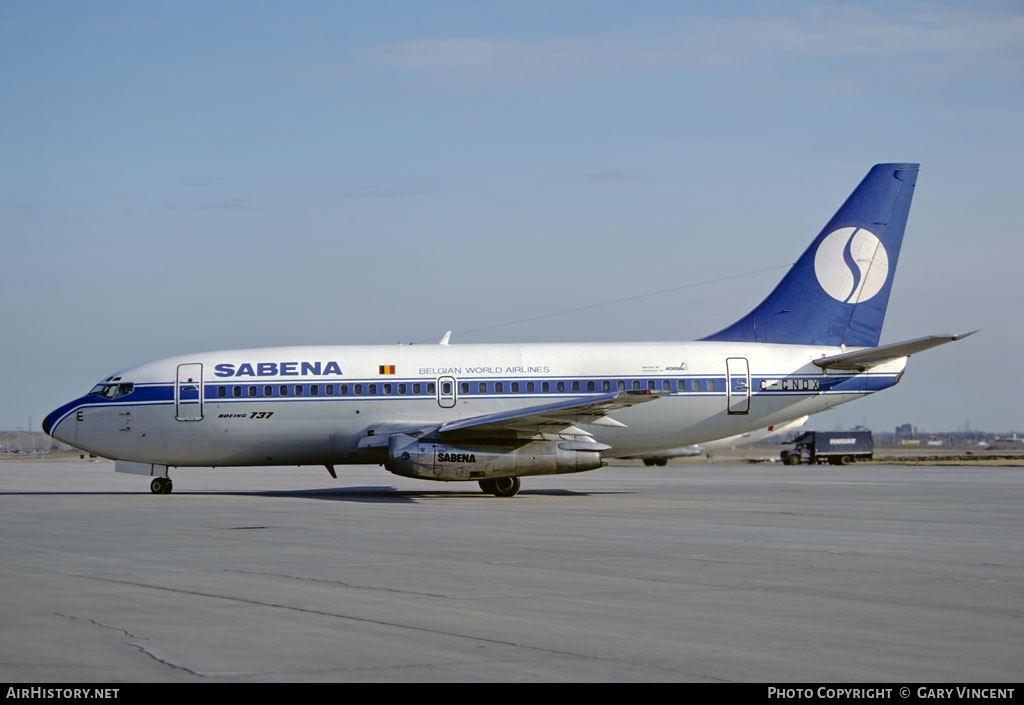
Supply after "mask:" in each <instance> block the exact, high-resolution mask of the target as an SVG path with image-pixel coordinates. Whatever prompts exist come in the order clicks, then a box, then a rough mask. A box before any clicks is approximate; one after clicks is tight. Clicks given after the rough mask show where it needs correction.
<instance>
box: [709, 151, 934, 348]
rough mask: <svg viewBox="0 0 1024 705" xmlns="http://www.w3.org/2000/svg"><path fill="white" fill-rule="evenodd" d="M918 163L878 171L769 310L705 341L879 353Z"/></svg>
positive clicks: (766, 305) (772, 297)
mask: <svg viewBox="0 0 1024 705" xmlns="http://www.w3.org/2000/svg"><path fill="white" fill-rule="evenodd" d="M917 168H918V165H917V164H877V165H875V166H874V167H873V168H872V169H871V171H869V172H868V175H867V176H865V177H864V180H863V181H861V182H860V185H859V186H857V188H856V189H855V190H854V192H853V193H852V194H850V197H849V198H847V199H846V202H845V203H844V204H843V205H842V206H841V207H840V208H839V210H838V211H837V212H836V214H835V215H834V216H832V220H830V221H829V222H828V225H826V226H825V228H824V229H823V230H822V231H821V232H820V233H819V234H818V237H816V238H814V242H812V243H811V246H810V247H808V248H807V250H805V251H804V253H803V254H802V255H801V256H800V259H799V260H797V262H796V264H794V265H793V267H792V268H791V269H790V270H789V272H787V273H786V276H785V277H784V278H783V279H782V281H781V282H779V285H778V286H776V287H775V290H774V291H772V293H771V294H769V295H768V297H767V298H766V299H765V300H764V301H762V302H761V305H760V306H758V307H757V308H755V309H754V310H753V311H751V312H750V313H748V314H747V315H746V316H744V317H743V318H741V319H740V320H738V321H736V323H733V324H732V325H731V326H729V327H728V328H725V329H723V330H720V331H719V332H717V333H715V334H714V335H709V336H708V337H706V338H704V340H720V341H740V342H758V343H793V344H801V345H844V344H845V345H850V346H866V347H874V346H876V345H878V339H879V337H880V336H881V334H882V322H883V320H884V319H885V309H886V306H887V305H888V303H889V292H890V290H891V288H892V281H893V275H894V274H895V272H896V260H897V259H898V258H899V255H900V245H901V244H902V243H903V231H904V228H905V227H906V225H907V215H908V214H909V212H910V200H911V198H912V197H913V195H914V184H915V182H916V181H917Z"/></svg>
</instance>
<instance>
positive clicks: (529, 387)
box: [526, 382, 537, 394]
mask: <svg viewBox="0 0 1024 705" xmlns="http://www.w3.org/2000/svg"><path fill="white" fill-rule="evenodd" d="M536 391H537V385H536V384H535V383H534V382H527V383H526V393H527V394H533V393H534V392H536Z"/></svg>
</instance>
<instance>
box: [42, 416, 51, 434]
mask: <svg viewBox="0 0 1024 705" xmlns="http://www.w3.org/2000/svg"><path fill="white" fill-rule="evenodd" d="M43 433H45V434H46V435H47V436H49V435H50V415H49V414H47V415H46V418H45V419H43Z"/></svg>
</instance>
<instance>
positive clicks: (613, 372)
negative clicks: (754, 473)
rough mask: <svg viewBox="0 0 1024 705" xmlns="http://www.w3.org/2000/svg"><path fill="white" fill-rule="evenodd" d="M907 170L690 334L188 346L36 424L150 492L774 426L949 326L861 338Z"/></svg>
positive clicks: (872, 329) (515, 459)
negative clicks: (732, 310)
mask: <svg viewBox="0 0 1024 705" xmlns="http://www.w3.org/2000/svg"><path fill="white" fill-rule="evenodd" d="M917 173H918V166H917V165H916V164H879V165H877V166H875V167H873V168H872V169H871V170H870V172H869V173H868V175H867V176H866V177H865V178H864V180H863V181H862V182H861V183H860V185H859V186H857V188H856V189H855V190H854V192H853V193H852V194H851V195H850V197H849V198H848V199H847V200H846V202H845V203H843V205H842V206H841V207H840V208H839V210H838V211H837V212H836V214H835V215H834V216H833V217H832V219H831V220H830V221H829V222H828V224H827V225H826V226H825V228H824V229H823V230H822V231H821V233H820V234H819V235H818V236H817V237H815V238H814V240H813V241H812V242H811V245H810V247H808V248H807V250H806V251H805V252H804V253H803V255H801V257H800V258H799V260H798V261H797V262H796V264H794V265H793V267H792V268H791V269H790V270H789V271H788V272H787V274H786V275H785V277H783V279H782V281H781V282H780V283H779V284H778V285H777V286H776V287H775V289H774V290H773V291H772V292H771V293H770V294H769V295H768V297H767V298H766V299H765V300H764V301H763V302H762V303H761V304H760V305H759V306H757V307H756V308H755V309H754V310H753V311H751V312H750V313H749V314H747V315H746V316H744V317H743V318H741V319H740V320H739V321H737V322H736V323H734V324H732V325H730V326H728V327H727V328H724V329H723V330H721V331H719V332H718V333H715V334H714V335H709V336H707V337H706V338H703V339H701V340H698V341H695V342H667V343H594V344H582V343H581V344H515V345H512V344H510V345H457V344H456V345H451V344H447V343H448V340H447V336H446V338H445V340H443V341H442V344H437V345H404V346H338V347H332V346H323V347H286V348H267V349H255V350H235V351H226V352H209V353H197V354H193V355H183V356H179V357H172V358H167V359H164V360H160V361H158V362H152V363H148V364H144V365H140V366H138V367H133V368H131V369H128V370H125V371H123V372H119V373H117V374H115V375H112V376H110V377H107V378H106V379H104V380H103V381H101V382H100V383H99V384H97V385H96V386H95V387H93V389H92V390H91V391H90V392H89V393H88V394H86V395H85V396H83V397H80V398H78V399H75V400H74V401H71V402H69V403H67V404H65V405H63V406H61V407H60V408H59V409H56V410H55V411H53V412H52V413H50V414H49V415H48V416H47V417H46V419H45V420H44V422H43V430H44V431H46V432H47V433H49V434H50V435H51V436H53V437H54V438H57V439H59V440H61V441H64V442H65V443H68V444H70V445H73V446H77V447H78V448H81V449H83V450H85V451H88V452H90V453H94V454H96V455H99V456H102V457H106V458H111V459H114V460H116V461H117V463H116V466H115V469H116V470H119V471H122V472H131V473H137V474H143V475H148V476H151V477H152V478H153V479H152V482H151V485H150V489H151V490H152V491H153V492H154V493H158V494H165V493H168V492H170V491H171V481H170V478H169V476H168V469H169V468H171V467H187V466H201V467H211V466H215V467H216V466H252V465H324V466H325V467H326V468H327V470H328V472H330V473H331V475H332V476H335V477H336V475H335V470H334V468H335V466H336V465H343V464H366V463H380V464H383V465H384V467H385V468H387V469H388V470H389V471H391V472H393V473H395V474H397V475H402V476H405V477H414V478H422V479H427V480H442V481H458V480H464V481H469V480H471V481H476V482H478V483H479V484H480V487H481V489H482V490H483V491H484V492H488V493H492V494H494V495H497V496H512V495H514V494H516V493H517V492H518V490H519V487H520V480H519V478H520V477H524V476H528V475H549V474H559V473H574V472H580V471H583V470H592V469H595V468H599V467H601V466H602V465H603V464H604V462H605V461H606V460H607V459H611V458H625V457H636V456H642V455H644V454H650V453H652V452H655V453H656V452H658V451H659V450H661V449H665V448H678V447H682V446H686V445H693V444H699V443H705V442H707V441H710V440H713V439H717V438H723V437H726V436H732V435H735V434H742V433H746V432H749V431H754V430H756V429H758V428H762V427H765V426H768V425H773V424H783V423H786V422H789V421H792V420H793V419H797V418H800V417H802V416H806V415H808V414H813V413H817V412H819V411H824V410H825V409H829V408H832V407H834V406H836V405H838V404H842V403H844V402H848V401H851V400H853V399H859V398H861V397H863V396H866V395H868V394H871V393H873V392H877V391H879V390H881V389H885V388H887V387H891V386H893V385H894V384H896V383H897V382H898V381H899V380H900V377H901V376H902V374H903V371H904V367H905V365H906V361H907V356H909V355H911V354H913V353H917V352H920V351H922V350H926V349H928V348H931V347H934V346H937V345H941V344H943V343H948V342H950V341H953V340H957V339H958V338H961V337H963V336H957V335H941V336H930V337H925V338H917V339H914V340H908V341H904V342H899V343H892V344H889V345H882V346H879V345H878V340H879V336H880V334H881V331H882V321H883V319H884V316H885V310H886V306H887V304H888V301H889V292H890V290H891V287H892V282H893V275H894V272H895V269H896V261H897V258H898V257H899V253H900V245H901V242H902V240H903V232H904V228H905V226H906V222H907V215H908V213H909V210H910V201H911V197H912V195H913V192H914V184H915V182H916V179H917Z"/></svg>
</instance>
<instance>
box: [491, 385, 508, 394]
mask: <svg viewBox="0 0 1024 705" xmlns="http://www.w3.org/2000/svg"><path fill="white" fill-rule="evenodd" d="M494 391H495V393H497V394H501V393H502V392H504V391H505V384H504V383H503V382H495V383H494Z"/></svg>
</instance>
